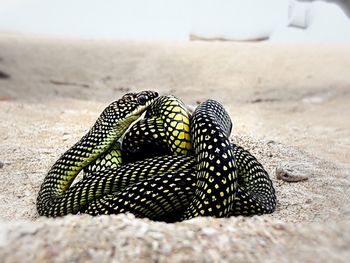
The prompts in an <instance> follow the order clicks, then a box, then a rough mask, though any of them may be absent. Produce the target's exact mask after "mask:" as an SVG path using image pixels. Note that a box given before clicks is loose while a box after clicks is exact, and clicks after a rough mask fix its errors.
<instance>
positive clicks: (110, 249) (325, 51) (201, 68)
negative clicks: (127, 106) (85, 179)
mask: <svg viewBox="0 0 350 263" xmlns="http://www.w3.org/2000/svg"><path fill="white" fill-rule="evenodd" d="M349 68H350V46H341V45H277V44H266V43H254V44H246V43H239V44H237V43H229V42H224V43H221V42H211V43H206V42H190V43H182V42H178V43H176V42H175V43H170V42H142V43H141V42H132V41H123V42H122V41H112V40H87V39H86V40H78V39H64V38H48V37H45V36H30V35H16V34H4V33H3V34H0V116H1V122H0V142H1V144H0V162H1V163H2V164H3V167H2V168H0V197H1V198H0V200H1V202H0V220H1V221H2V223H1V229H0V257H1V258H3V259H5V261H6V262H21V261H23V259H24V258H26V259H30V261H40V262H51V261H55V262H67V261H73V262H86V261H90V262H108V261H111V260H112V261H113V260H114V261H117V260H121V261H130V260H133V261H135V260H139V261H150V260H151V261H161V262H163V261H193V262H195V261H199V262H203V261H206V262H213V261H214V262H219V261H225V260H226V261H227V262H231V261H233V260H235V261H256V262H262V261H264V262H281V261H282V262H290V261H300V260H303V261H308V262H312V261H316V260H318V261H321V262H330V261H333V262H346V259H348V258H349V256H350V252H349V250H348V247H349V246H350V221H349V219H350V203H349V201H350V162H349V160H350V151H349V150H350V118H349V102H350V78H349V77H348V76H349V75H348V71H349ZM145 89H151V90H157V91H158V92H160V93H162V94H173V95H176V96H178V97H179V98H181V99H182V100H183V101H185V102H186V103H187V104H189V105H196V104H197V103H198V102H199V101H203V100H204V99H206V98H213V99H216V100H218V101H220V102H221V103H223V105H224V106H225V108H226V109H227V110H228V111H229V113H230V115H231V117H232V119H233V122H234V124H235V125H234V126H235V127H234V131H233V136H232V139H233V140H234V141H236V142H238V143H239V144H241V145H242V146H244V147H246V148H247V149H250V150H251V152H252V153H253V154H254V155H256V157H257V158H258V159H259V160H260V161H261V162H262V163H263V164H264V166H265V167H266V169H267V170H268V171H269V173H270V175H271V178H272V179H273V181H274V184H275V188H276V191H277V197H278V207H277V211H276V212H275V213H273V214H271V215H264V216H260V217H252V218H243V217H238V218H229V219H208V218H198V219H194V220H191V221H189V222H183V223H177V224H169V225H167V224H164V223H158V222H150V221H148V220H144V219H135V218H133V217H132V216H131V215H118V216H109V217H97V218H92V217H90V216H68V217H64V218H60V219H55V220H53V219H46V218H38V215H37V213H36V210H35V198H36V195H37V192H38V189H39V187H40V184H41V182H42V180H43V178H44V176H45V173H46V172H47V171H48V169H49V168H50V166H51V165H52V164H53V163H54V162H55V160H56V159H57V158H58V157H59V155H60V154H62V153H63V152H64V151H65V150H66V149H68V147H69V146H71V145H72V144H74V142H76V141H77V140H78V139H79V138H80V137H81V136H82V135H83V134H84V133H85V132H86V131H87V130H88V129H89V127H91V125H92V124H93V122H94V120H95V119H96V118H97V116H98V115H99V113H100V112H101V111H102V110H103V108H104V107H105V106H106V105H107V104H108V103H109V102H111V101H113V100H114V99H116V98H119V97H120V96H122V95H123V94H124V93H126V92H128V91H138V90H145ZM280 165H293V166H294V168H293V169H294V170H293V173H294V174H304V175H307V176H308V177H309V179H308V180H307V181H303V182H298V183H287V182H284V181H281V180H277V179H276V176H275V169H276V167H278V166H280Z"/></svg>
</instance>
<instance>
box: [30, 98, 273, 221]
mask: <svg viewBox="0 0 350 263" xmlns="http://www.w3.org/2000/svg"><path fill="white" fill-rule="evenodd" d="M145 111H146V113H145V116H144V118H143V119H141V120H139V121H137V122H136V123H134V124H133V125H132V126H130V125H131V123H132V122H134V121H135V120H136V119H138V118H139V117H140V116H141V115H142V113H143V112H145ZM129 126H130V127H129ZM231 127H232V124H231V120H230V117H229V115H228V114H227V112H226V111H225V109H224V108H223V107H222V105H220V104H219V103H218V102H216V101H213V100H207V101H205V102H204V103H202V104H201V105H199V106H198V107H197V108H196V109H195V111H194V113H193V115H192V116H190V113H189V111H188V110H187V108H186V106H185V105H184V104H183V103H182V102H181V101H180V100H178V99H177V98H175V97H173V96H160V97H158V94H157V93H156V92H152V91H143V92H140V93H129V94H126V95H124V96H123V97H122V98H121V99H119V100H118V101H116V102H114V103H112V104H111V105H109V106H108V107H107V108H106V109H105V110H104V111H103V113H102V114H101V115H100V117H99V118H98V119H97V121H96V123H95V124H94V126H93V127H92V128H91V129H90V131H89V132H88V133H87V134H86V135H85V136H84V137H83V138H82V139H81V140H80V141H79V142H77V143H76V144H75V145H74V146H73V147H71V148H70V149H69V150H68V151H67V152H65V153H64V154H63V155H62V156H61V157H60V158H59V159H58V160H57V162H56V163H55V164H54V165H53V166H52V168H51V169H50V171H49V173H48V174H47V176H46V177H45V180H44V182H43V184H42V186H41V188H40V191H39V194H38V199H37V210H38V212H39V214H40V215H45V216H52V217H56V216H63V215H66V214H70V213H72V214H76V213H79V212H83V213H88V214H91V215H99V214H117V213H124V212H131V213H133V214H134V215H136V216H138V217H148V218H150V219H153V220H162V221H167V222H174V221H180V220H185V219H189V218H193V217H195V216H215V217H227V216H231V215H253V214H263V213H271V212H273V211H274V209H275V206H276V196H275V190H274V188H273V185H272V182H271V180H270V178H269V176H268V174H267V172H266V171H265V170H264V168H263V166H262V165H261V164H260V163H259V162H258V161H257V160H256V159H255V157H253V156H252V155H251V154H250V153H249V152H248V151H246V150H244V149H243V148H242V147H240V146H238V145H235V144H232V143H230V141H229V135H230V132H231ZM128 128H129V130H128ZM123 135H124V137H123ZM122 137H123V138H122ZM81 170H84V178H83V179H82V180H81V181H79V182H77V183H76V184H74V185H73V186H71V184H72V182H73V181H74V179H75V177H76V176H77V175H78V173H79V172H80V171H81Z"/></svg>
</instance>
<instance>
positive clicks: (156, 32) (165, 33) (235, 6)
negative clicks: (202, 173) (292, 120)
mask: <svg viewBox="0 0 350 263" xmlns="http://www.w3.org/2000/svg"><path fill="white" fill-rule="evenodd" d="M349 8H350V1H349V0H333V1H332V0H328V1H305V0H304V1H296V0H265V1H261V0H244V1H242V0H216V1H210V0H191V1H186V0H177V1H173V0H148V1H140V0H127V1H126V0H103V1H101V0H100V1H98V0H75V1H71V0H46V1H43V0H1V1H0V31H3V32H4V31H5V32H25V33H36V34H52V35H63V36H79V37H103V38H117V39H143V40H154V39H156V40H188V39H192V40H193V39H226V40H240V41H241V40H245V41H249V40H254V41H255V40H270V41H277V42H350V20H349Z"/></svg>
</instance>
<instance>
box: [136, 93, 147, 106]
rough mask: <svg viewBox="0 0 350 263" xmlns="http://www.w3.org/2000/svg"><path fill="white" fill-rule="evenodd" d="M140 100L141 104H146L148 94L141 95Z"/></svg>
mask: <svg viewBox="0 0 350 263" xmlns="http://www.w3.org/2000/svg"><path fill="white" fill-rule="evenodd" d="M137 100H138V102H139V103H140V104H141V105H145V104H146V102H147V96H146V95H141V96H139V97H138V98H137Z"/></svg>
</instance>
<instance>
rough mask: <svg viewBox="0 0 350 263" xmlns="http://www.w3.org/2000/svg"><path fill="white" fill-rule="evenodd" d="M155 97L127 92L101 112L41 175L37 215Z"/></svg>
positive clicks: (153, 95)
mask: <svg viewBox="0 0 350 263" xmlns="http://www.w3.org/2000/svg"><path fill="white" fill-rule="evenodd" d="M156 97H158V94H157V93H156V92H153V91H143V92H140V93H129V94H126V95H124V96H123V97H122V98H121V99H120V100H117V101H115V102H113V103H111V104H110V105H109V106H108V107H107V108H106V109H105V110H104V111H103V112H102V114H101V115H100V117H99V118H98V119H97V121H96V123H95V124H94V126H93V127H92V128H91V129H90V131H89V132H88V133H87V134H86V135H85V136H84V137H83V138H81V139H80V140H79V142H77V143H76V144H75V145H74V146H73V147H71V148H70V149H69V150H68V151H66V152H65V153H64V154H63V155H62V156H61V157H60V158H59V159H58V160H57V161H56V163H55V164H54V165H53V166H52V168H51V169H50V171H49V173H48V175H47V176H46V177H45V180H44V182H43V184H42V185H41V188H40V191H39V195H38V199H37V209H38V212H39V214H40V215H43V214H45V212H46V210H47V209H48V207H50V206H51V205H52V202H53V200H55V199H56V198H60V197H62V195H63V194H64V193H65V192H66V190H67V189H68V188H69V186H70V185H71V184H72V182H73V180H74V178H75V177H76V176H77V175H78V173H79V172H80V171H81V170H82V169H83V168H85V167H87V166H88V165H89V164H91V163H93V162H94V161H95V160H96V159H97V158H98V157H100V156H101V154H103V153H105V152H107V151H109V150H110V148H111V147H112V146H113V145H114V144H115V143H116V142H117V140H118V139H119V138H120V137H121V136H122V135H123V134H124V132H125V131H126V130H127V128H128V127H129V125H130V124H131V123H132V122H133V121H135V120H136V119H137V118H139V117H140V115H141V114H142V113H143V112H144V111H145V110H146V108H147V107H148V106H149V105H150V104H151V103H152V102H153V101H154V100H155V98H156Z"/></svg>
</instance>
